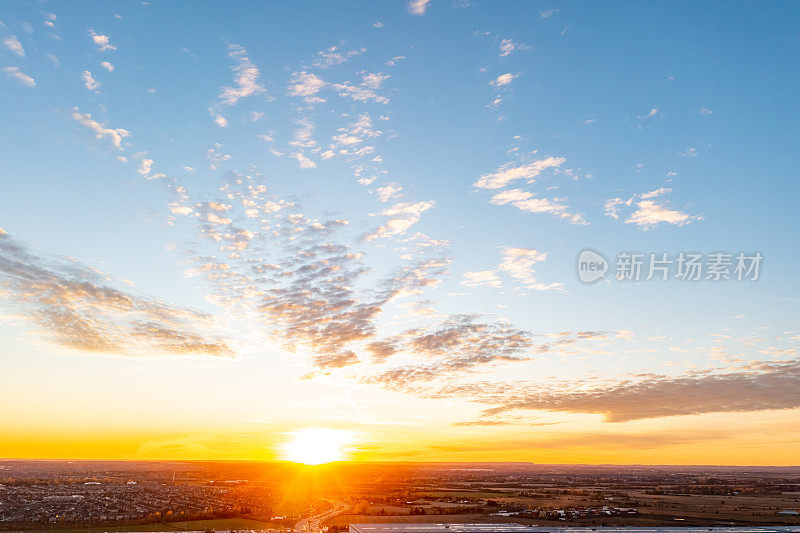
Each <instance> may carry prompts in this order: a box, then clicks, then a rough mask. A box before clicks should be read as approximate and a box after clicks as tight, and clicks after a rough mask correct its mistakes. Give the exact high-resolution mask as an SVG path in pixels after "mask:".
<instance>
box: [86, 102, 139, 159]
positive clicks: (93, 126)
mask: <svg viewBox="0 0 800 533" xmlns="http://www.w3.org/2000/svg"><path fill="white" fill-rule="evenodd" d="M72 118H73V119H75V120H76V121H78V123H79V124H80V125H82V126H85V127H87V128H89V129H90V130H92V131H93V132H94V133H95V134H96V136H97V138H98V139H102V138H103V137H108V139H109V140H110V141H111V144H113V145H114V146H115V147H116V148H117V149H119V150H123V147H122V139H124V138H125V137H128V136H129V135H130V132H129V131H128V130H125V129H122V128H116V129H114V128H108V127H106V126H105V124H101V123H100V122H97V121H96V120H94V119H93V118H92V115H90V114H89V113H81V112H80V110H79V109H78V108H77V107H75V108H73V110H72Z"/></svg>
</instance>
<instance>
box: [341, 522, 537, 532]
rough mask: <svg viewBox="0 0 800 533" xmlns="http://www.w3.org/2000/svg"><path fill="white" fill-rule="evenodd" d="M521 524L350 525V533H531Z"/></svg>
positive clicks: (529, 527) (530, 528) (529, 528)
mask: <svg viewBox="0 0 800 533" xmlns="http://www.w3.org/2000/svg"><path fill="white" fill-rule="evenodd" d="M531 530H532V527H531V526H526V525H523V524H350V533H531Z"/></svg>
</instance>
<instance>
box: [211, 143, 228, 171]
mask: <svg viewBox="0 0 800 533" xmlns="http://www.w3.org/2000/svg"><path fill="white" fill-rule="evenodd" d="M221 148H222V145H221V144H220V143H215V144H214V146H212V147H211V148H209V149H208V150H206V159H208V166H209V167H210V168H211V170H217V169H218V168H219V167H220V165H221V164H222V163H224V162H225V161H228V160H229V159H230V158H231V156H230V154H223V153H221V152H219V151H218V150H220V149H221Z"/></svg>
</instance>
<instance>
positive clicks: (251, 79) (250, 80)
mask: <svg viewBox="0 0 800 533" xmlns="http://www.w3.org/2000/svg"><path fill="white" fill-rule="evenodd" d="M228 57H230V58H231V59H233V61H234V64H233V66H232V67H231V70H232V71H233V73H234V78H233V82H234V85H231V86H226V87H223V88H222V91H221V92H220V94H219V101H218V102H217V103H216V104H215V105H214V107H212V108H211V116H212V117H214V122H216V123H217V125H219V126H222V127H225V126H227V125H228V121H227V119H226V118H225V117H224V116H222V114H221V111H220V108H221V107H222V106H234V105H236V104H237V103H238V102H239V100H241V99H242V98H248V97H251V96H256V95H258V94H261V93H263V92H265V90H266V89H265V88H264V86H263V85H262V84H261V83H260V81H259V78H260V77H261V73H260V72H259V70H258V67H256V66H255V65H253V63H252V62H251V61H250V58H249V57H248V56H247V50H245V48H244V47H243V46H240V45H238V44H233V43H231V44H229V45H228Z"/></svg>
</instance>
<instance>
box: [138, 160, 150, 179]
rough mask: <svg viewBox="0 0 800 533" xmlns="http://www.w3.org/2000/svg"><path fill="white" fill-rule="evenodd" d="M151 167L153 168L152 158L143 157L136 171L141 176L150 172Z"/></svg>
mask: <svg viewBox="0 0 800 533" xmlns="http://www.w3.org/2000/svg"><path fill="white" fill-rule="evenodd" d="M152 168H153V160H152V159H147V158H145V157H143V158H142V162H141V163H140V164H139V169H138V170H137V172H139V174H140V175H142V176H147V175H148V174H150V169H152Z"/></svg>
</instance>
